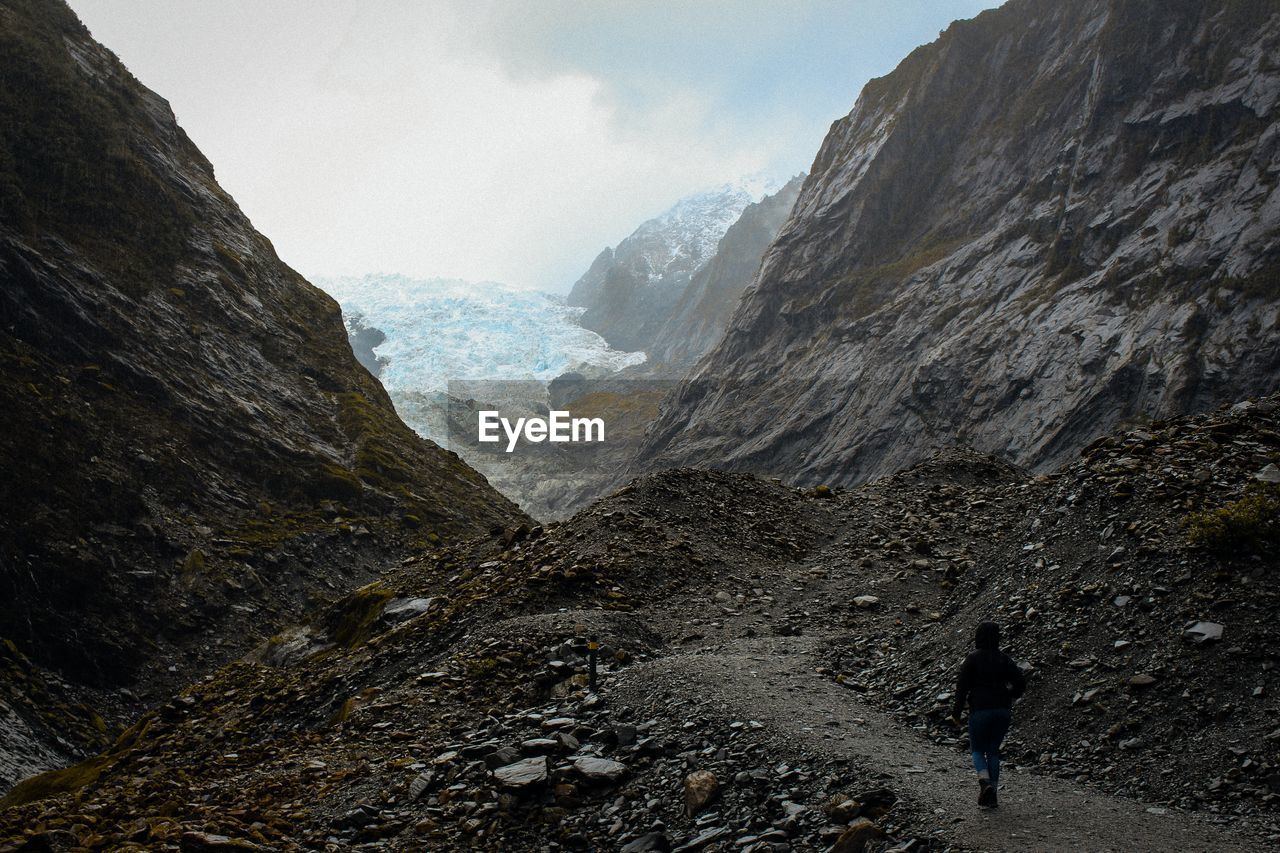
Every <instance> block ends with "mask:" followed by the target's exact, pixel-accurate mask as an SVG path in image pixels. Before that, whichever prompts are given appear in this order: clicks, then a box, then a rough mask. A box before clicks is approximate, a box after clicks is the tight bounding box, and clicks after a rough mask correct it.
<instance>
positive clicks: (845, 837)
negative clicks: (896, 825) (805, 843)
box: [831, 817, 885, 853]
mask: <svg viewBox="0 0 1280 853" xmlns="http://www.w3.org/2000/svg"><path fill="white" fill-rule="evenodd" d="M883 838H885V832H884V830H883V829H881V828H880V827H878V826H876V825H875V824H874V823H872V822H871V821H869V820H867V819H866V818H865V817H860V818H858V819H857V820H855V821H854V822H853V823H851V824H849V828H848V829H846V830H845V831H844V832H842V833H840V837H839V838H837V839H836V843H835V845H834V846H832V848H831V853H863V851H864V850H866V849H867V845H868V844H870V843H871V842H873V841H880V840H881V839H883Z"/></svg>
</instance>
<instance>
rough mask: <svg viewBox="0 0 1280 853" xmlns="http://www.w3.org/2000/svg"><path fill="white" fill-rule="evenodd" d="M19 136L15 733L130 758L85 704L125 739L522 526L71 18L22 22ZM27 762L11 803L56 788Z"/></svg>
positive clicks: (12, 135) (2, 327) (52, 747)
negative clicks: (433, 558)
mask: <svg viewBox="0 0 1280 853" xmlns="http://www.w3.org/2000/svg"><path fill="white" fill-rule="evenodd" d="M0 115H2V116H3V121H2V122H0V281H2V282H3V287H2V288H0V410H2V411H3V412H4V415H3V420H4V426H3V428H0V466H2V467H3V469H4V472H5V476H4V477H3V479H2V480H0V549H2V551H0V597H2V598H3V599H4V601H5V606H4V607H3V608H0V639H3V640H5V641H6V642H7V643H11V645H9V644H6V645H4V646H3V647H0V657H3V659H4V661H5V664H4V666H3V669H2V671H0V685H3V686H4V687H5V689H4V690H3V691H0V705H4V707H0V714H2V715H3V718H4V719H5V720H7V721H9V722H7V723H6V726H7V727H8V728H9V731H10V732H12V733H13V734H14V738H15V739H16V738H17V737H18V734H19V732H20V731H21V733H23V736H24V737H26V738H27V740H28V741H29V742H30V743H44V744H46V745H49V749H48V750H46V751H45V753H43V754H42V757H40V758H39V759H33V760H34V761H35V763H36V764H40V763H48V762H50V761H54V760H56V759H57V756H58V755H62V756H63V757H65V756H66V755H67V754H70V753H74V752H75V751H77V750H78V749H79V748H81V747H83V746H84V745H86V744H90V743H92V742H94V741H95V740H96V739H98V738H100V737H103V736H107V735H108V733H109V728H110V727H109V726H108V725H106V724H104V722H103V720H102V719H101V718H99V717H98V716H97V715H96V714H95V713H94V712H93V711H91V710H89V709H88V708H87V707H83V706H79V705H77V704H76V702H77V701H80V700H89V701H99V702H101V704H100V705H99V706H98V707H99V709H100V710H101V711H102V712H103V714H104V715H105V716H106V717H107V718H108V722H110V721H111V720H112V719H113V717H114V718H115V719H118V718H119V716H120V714H123V713H124V712H125V711H126V710H127V708H126V707H125V706H127V705H129V704H130V703H131V702H133V701H134V700H139V699H140V700H141V701H146V700H147V698H148V697H149V696H153V695H163V694H165V693H166V691H167V690H168V689H169V686H170V685H171V684H172V683H173V682H174V681H175V680H177V679H180V678H183V677H184V676H186V675H189V674H190V673H191V672H192V671H194V669H196V668H197V667H200V666H204V665H208V664H211V663H216V662H220V661H221V660H225V659H226V658H228V657H229V656H231V655H233V654H234V653H235V652H236V651H237V650H239V649H243V648H245V647H246V646H247V644H249V643H251V642H252V641H253V639H254V637H255V635H258V634H260V633H261V632H263V631H266V630H269V629H270V628H271V627H272V626H274V625H276V624H279V623H280V622H281V621H283V620H284V619H285V618H286V616H287V615H289V614H292V613H294V612H296V610H297V608H298V607H300V606H302V605H303V604H304V603H306V602H308V601H310V600H312V599H315V598H324V597H330V596H333V595H337V594H340V593H341V592H342V591H344V590H345V589H347V588H350V587H351V586H353V585H355V584H357V583H360V582H363V581H364V580H365V579H367V577H368V576H369V575H370V574H371V573H372V572H373V571H374V570H375V568H376V567H378V566H381V565H383V564H384V563H385V562H386V560H387V559H389V558H392V557H393V556H394V555H395V554H397V553H402V552H403V551H405V550H406V549H415V548H418V547H420V546H425V545H428V544H429V543H430V542H434V541H440V540H441V539H458V538H461V537H465V536H469V535H472V534H475V533H477V532H484V531H487V530H488V529H489V528H490V526H491V525H495V524H502V523H504V522H508V521H510V520H513V519H520V518H522V514H521V513H520V512H519V510H518V509H516V508H515V507H514V506H513V505H512V504H511V503H510V502H508V501H507V500H506V499H504V498H503V497H501V496H500V495H499V494H498V493H497V492H495V491H494V490H492V489H491V488H489V487H488V484H487V483H486V482H485V481H484V479H483V478H482V477H480V476H479V475H478V474H476V473H475V472H474V471H472V470H470V469H469V468H467V467H466V466H465V465H463V464H462V463H461V462H460V461H459V460H458V459H457V458H456V457H455V456H453V455H452V454H449V453H446V452H444V451H442V450H441V449H439V448H438V447H436V446H434V445H432V444H430V443H428V442H424V441H422V440H420V439H419V438H418V437H417V436H415V435H414V434H413V433H412V432H411V431H410V430H409V429H408V428H406V427H405V426H404V425H403V424H402V423H401V422H400V420H399V419H398V418H397V417H396V415H395V413H394V411H393V409H392V407H391V404H390V402H389V400H388V399H387V396H386V394H385V393H384V391H383V390H382V388H381V386H380V385H379V384H378V383H377V382H376V381H375V380H374V379H373V378H372V377H371V376H370V375H369V373H368V372H367V371H366V370H364V369H363V368H362V367H360V366H359V365H358V364H357V363H356V360H355V358H354V357H353V355H352V352H351V349H350V347H349V346H348V343H347V340H346V334H345V332H344V329H343V325H342V319H341V316H340V313H339V310H338V306H337V304H336V303H335V302H334V301H333V300H332V299H330V298H329V297H327V296H326V295H324V294H323V293H321V292H320V291H318V290H316V289H315V288H313V287H312V286H311V285H309V284H308V283H307V282H306V281H304V280H303V279H302V278H301V277H300V276H299V275H298V274H297V273H295V272H294V271H293V270H291V269H289V268H288V267H287V266H286V265H285V264H283V263H282V262H281V261H280V259H279V258H278V257H277V256H276V254H275V252H274V251H273V249H272V247H271V244H270V243H269V242H268V241H267V240H266V238H264V237H263V236H262V235H261V234H259V233H258V232H257V231H255V230H254V229H253V227H252V225H251V224H250V223H249V221H248V220H247V219H246V218H245V216H244V215H243V214H242V213H241V212H240V210H239V209H238V208H237V206H236V204H235V202H234V201H233V200H232V199H231V198H230V197H229V196H227V195H226V193H224V192H223V191H222V189H221V188H219V186H218V184H217V183H216V182H215V180H214V175H213V169H212V167H211V166H210V164H209V163H208V162H207V161H206V160H205V158H204V157H203V156H202V155H201V154H200V152H199V151H198V150H197V149H196V148H195V146H194V145H192V143H191V142H190V140H188V139H187V137H186V135H185V134H184V133H183V132H182V130H181V128H179V126H178V125H177V123H176V121H175V119H174V116H173V114H172V112H171V111H170V109H169V107H168V105H167V104H166V102H165V101H164V100H163V99H161V98H160V97H158V96H157V95H155V94H154V93H152V92H150V91H149V90H147V89H145V88H144V87H143V86H141V85H140V84H139V83H138V82H137V81H136V80H134V79H133V78H132V77H131V76H130V74H129V73H128V71H127V70H126V69H125V68H124V66H123V65H121V64H120V62H119V61H118V60H117V59H116V58H115V57H114V56H113V55H112V54H111V53H110V52H109V51H107V50H106V49H104V48H103V47H101V46H100V45H98V44H97V43H95V42H94V41H93V39H92V38H91V37H90V35H89V33H88V32H87V31H86V30H85V29H84V27H83V26H81V24H80V23H79V22H78V21H77V20H76V18H75V15H74V14H73V13H72V12H71V11H70V10H69V9H68V8H67V7H66V6H65V5H64V4H62V3H61V2H40V0H5V2H3V3H2V4H0ZM125 686H132V688H133V691H134V693H133V694H122V693H121V692H120V691H119V688H122V687H125ZM95 690H96V691H98V692H96V693H95V692H94V691H95ZM122 697H123V698H122ZM130 697H132V698H130ZM10 723H11V724H12V725H10ZM15 742H16V741H15V740H13V739H9V738H6V740H5V743H4V745H3V746H4V750H0V752H4V751H6V750H9V749H11V748H16V747H15ZM28 754H29V755H32V756H35V755H36V754H37V753H36V751H34V750H28ZM5 757H6V756H4V755H0V771H3V774H2V775H3V778H0V787H3V786H5V785H6V784H7V783H12V782H13V781H14V778H13V776H15V775H20V774H21V772H22V771H23V770H24V769H25V770H31V769H34V768H33V767H21V766H18V765H10V764H7V763H5V761H4V760H3V759H4V758H5ZM18 763H19V764H21V762H18Z"/></svg>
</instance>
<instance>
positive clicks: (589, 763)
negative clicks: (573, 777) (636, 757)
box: [573, 756, 627, 785]
mask: <svg viewBox="0 0 1280 853" xmlns="http://www.w3.org/2000/svg"><path fill="white" fill-rule="evenodd" d="M573 769H574V770H576V771H577V772H578V774H579V775H581V776H582V778H584V779H586V780H587V781H589V782H600V783H605V784H609V785H613V784H616V783H617V782H620V781H622V779H623V777H625V776H626V775H627V765H625V764H623V763H622V762H620V761H611V760H609V759H608V758H592V757H590V756H587V757H585V758H579V759H578V760H577V761H575V762H573Z"/></svg>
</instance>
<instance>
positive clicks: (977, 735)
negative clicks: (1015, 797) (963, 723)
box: [969, 708, 1010, 785]
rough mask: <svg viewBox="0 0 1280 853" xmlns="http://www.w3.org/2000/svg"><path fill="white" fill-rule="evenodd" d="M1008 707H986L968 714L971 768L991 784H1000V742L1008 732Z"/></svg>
mask: <svg viewBox="0 0 1280 853" xmlns="http://www.w3.org/2000/svg"><path fill="white" fill-rule="evenodd" d="M1009 717H1010V714H1009V709H1008V708H987V709H983V710H981V711H974V712H972V713H971V714H969V749H970V751H972V753H973V769H974V770H977V771H978V775H982V771H984V770H985V771H987V778H989V779H990V780H991V784H992V785H999V784H1000V744H1001V743H1003V742H1004V736H1005V735H1006V734H1008V733H1009Z"/></svg>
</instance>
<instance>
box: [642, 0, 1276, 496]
mask: <svg viewBox="0 0 1280 853" xmlns="http://www.w3.org/2000/svg"><path fill="white" fill-rule="evenodd" d="M1278 50H1280V13H1278V12H1277V11H1276V10H1275V9H1274V8H1273V7H1272V6H1270V5H1268V4H1264V3H1246V2H1239V3H1235V2H1232V3H1220V4H1205V3H1199V2H1191V0H1178V2H1173V3H1156V2H1153V0H1088V2H1080V3H1070V4H1062V3H1053V2H1050V0H1012V1H1011V2H1009V3H1006V4H1005V5H1004V6H1002V7H1001V8H999V9H996V10H992V11H988V12H984V13H982V14H980V15H978V16H977V17H976V18H974V19H973V20H970V21H958V22H956V23H955V24H953V25H952V26H951V27H949V28H948V29H947V31H946V32H945V33H943V35H942V36H941V37H940V38H939V39H938V40H937V41H936V42H934V43H932V44H930V45H926V46H924V47H921V48H919V49H917V50H916V51H914V52H913V53H912V54H911V55H910V56H908V57H907V58H906V59H905V60H904V61H903V62H902V63H901V64H900V65H899V66H898V68H897V69H896V70H895V71H894V72H893V73H891V74H889V75H888V76H886V77H884V78H881V79H878V80H873V81H871V82H870V83H869V84H867V86H866V88H865V89H864V90H863V92H862V94H861V96H860V97H859V99H858V102H857V105H856V106H855V108H854V110H853V111H852V112H851V113H850V114H849V116H847V117H846V118H843V119H841V120H840V121H838V122H836V123H835V125H834V126H833V127H832V130H831V132H830V134H829V135H828V137H827V139H826V140H825V142H824V143H823V146H822V149H821V151H820V152H819V153H818V156H817V159H816V160H815V162H814V165H813V167H812V169H811V174H810V176H809V178H808V179H807V180H806V182H805V185H804V188H803V190H802V191H801V194H800V197H799V199H798V201H797V202H796V205H795V209H794V211H793V214H792V216H791V219H790V220H789V221H788V223H787V224H786V225H785V226H784V228H783V229H782V231H781V233H780V234H779V236H778V239H777V241H776V242H775V244H774V245H773V247H772V248H771V249H770V251H769V252H768V254H767V255H766V258H765V262H764V265H763V267H762V269H761V270H760V275H759V277H758V279H757V283H756V286H755V287H753V288H752V289H751V290H749V291H748V292H747V294H746V295H745V297H744V299H743V301H742V303H741V305H740V307H739V309H738V311H737V312H736V313H735V314H734V316H733V319H732V322H731V323H730V326H729V329H728V331H727V332H726V334H725V336H724V338H723V339H722V340H721V341H720V343H719V344H718V345H717V346H716V348H715V349H714V350H712V352H711V353H710V354H708V355H707V356H706V357H705V358H704V359H703V361H702V362H700V364H699V366H698V367H697V368H696V369H695V371H694V372H693V374H692V375H691V376H690V377H689V378H688V379H687V380H686V381H685V383H684V384H683V386H682V388H681V389H680V390H678V391H677V392H676V393H674V394H673V395H672V397H671V398H670V399H669V400H668V401H667V402H666V404H664V411H663V414H662V415H661V416H660V418H659V420H658V421H657V422H656V423H655V426H654V428H653V430H652V431H651V435H650V438H649V440H648V441H647V442H646V445H645V447H643V448H642V450H641V454H640V458H639V461H638V463H637V470H652V469H654V468H657V467H663V466H678V465H702V466H708V465H712V466H716V467H722V468H729V469H734V470H749V471H756V472H761V473H771V472H781V471H785V472H787V473H788V475H789V476H796V477H799V478H801V480H802V481H804V482H810V483H818V482H828V483H844V484H853V483H857V482H861V481H864V480H867V479H868V478H871V477H874V476H880V475H885V474H888V473H891V472H893V471H894V470H898V469H900V468H902V467H904V466H906V465H909V464H912V463H914V462H916V461H919V460H920V459H922V458H924V457H925V456H926V455H928V453H930V452H931V450H932V449H933V448H935V447H938V446H947V445H952V444H964V445H968V446H973V447H976V448H978V449H980V450H983V451H985V452H991V453H995V454H997V455H1000V456H1002V457H1005V458H1010V459H1012V460H1014V461H1015V462H1018V463H1019V464H1023V465H1027V466H1030V467H1032V468H1033V469H1034V470H1037V471H1047V470H1051V469H1053V468H1055V467H1056V466H1058V465H1061V464H1063V463H1064V462H1066V461H1067V460H1069V459H1071V458H1072V457H1073V456H1074V454H1075V453H1077V452H1078V451H1079V449H1080V448H1081V447H1083V446H1085V445H1087V444H1088V443H1089V442H1090V441H1092V440H1093V439H1094V438H1096V437H1098V436H1099V435H1101V434H1104V433H1105V432H1107V431H1109V430H1111V429H1114V428H1116V427H1118V426H1121V425H1124V424H1126V423H1131V422H1137V421H1141V420H1142V419H1144V418H1159V417H1167V416H1169V415H1173V414H1179V413H1184V412H1189V411H1197V410H1203V409H1207V408H1211V407H1212V406H1214V405H1216V404H1217V403H1219V402H1222V401H1225V400H1234V399H1240V398H1243V397H1246V396H1249V395H1256V394H1265V393H1270V392H1271V391H1273V390H1274V389H1275V387H1276V382H1277V377H1278V376H1280V330H1277V322H1278V319H1280V318H1278V311H1277V300H1278V299H1280V296H1278V294H1280V291H1278V290H1277V287H1276V281H1277V278H1276V275H1277V274H1276V270H1277V263H1278V257H1280V256H1278V254H1277V253H1278V252H1280V219H1277V213H1276V212H1277V210H1280V207H1277V177H1278V176H1280V133H1278V131H1277V129H1278V128H1280V125H1278V124H1277V116H1278V115H1280V113H1278V112H1277V109H1278V108H1280V66H1277V65H1276V62H1275V59H1274V57H1275V56H1276V55H1277V51H1278Z"/></svg>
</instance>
